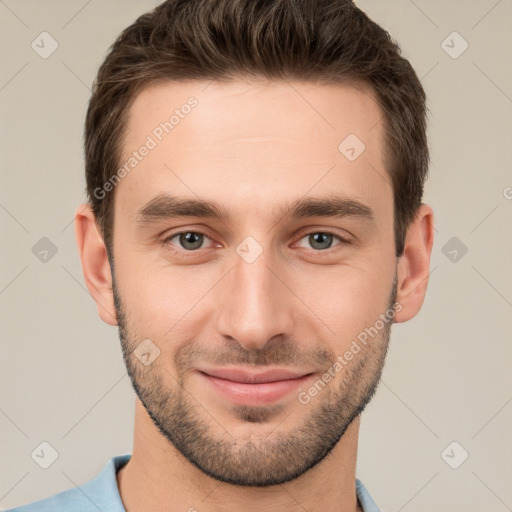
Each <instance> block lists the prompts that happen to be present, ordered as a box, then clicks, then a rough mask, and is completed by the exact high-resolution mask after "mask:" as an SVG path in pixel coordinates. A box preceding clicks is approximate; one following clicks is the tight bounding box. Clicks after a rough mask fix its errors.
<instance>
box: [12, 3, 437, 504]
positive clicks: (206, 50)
mask: <svg viewBox="0 0 512 512" xmlns="http://www.w3.org/2000/svg"><path fill="white" fill-rule="evenodd" d="M425 111H426V108H425V94H424V91H423V89H422V87H421V84H420V82H419V80H418V78H417V76H416V74H415V72H414V71H413V69H412V68H411V66H410V64H409V63H408V62H407V60H405V59H403V58H402V57H401V56H400V51H399V48H398V46H397V45H396V43H394V42H393V41H392V40H391V38H390V37H389V35H388V34H387V33H386V32H385V31H384V30H383V29H382V28H380V27H379V26H378V25H376V24H375V23H374V22H372V21H371V20H369V19H368V17H367V16H366V15H365V14H364V13H363V12H362V11H361V10H359V9H358V8H357V7H356V6H355V5H354V4H353V3H351V2H350V1H348V0H324V1H319V0H307V1H306V0H273V1H267V2H259V1H254V0H188V1H179V0H169V1H166V2H164V3H162V4H161V5H159V6H158V7H157V8H156V9H155V10H154V11H153V12H151V13H148V14H145V15H143V16H141V17H140V18H139V19H138V20H137V21H136V22H135V23H134V24H133V25H131V26H130V27H128V28H127V29H126V30H124V32H123V33H122V34H121V35H120V37H119V38H118V40H117V41H116V42H115V44H114V45H113V47H112V48H111V50H110V53H109V55H108V56H107V58H106V60H105V62H104V63H103V64H102V66H101V68H100V70H99V73H98V77H97V80H96V83H95V85H94V90H93V95H92V98H91V100H90V104H89V109H88V112H87V119H86V129H85V155H86V178H87V192H88V199H89V202H88V203H87V204H84V205H81V206H80V207H79V208H78V209H77V211H76V236H77V243H78V249H79V253H80V257H81V261H82V267H83V272H84V277H85V280H86V283H87V286H88V289H89V291H90V293H91V295H92V297H93V298H94V300H95V302H96V304H97V306H98V313H99V315H100V317H101V318H102V319H103V321H105V322H106V323H108V324H110V325H112V326H118V327H119V335H120V340H121V345H122V349H123V356H124V360H125V363H126V366H127V370H128V373H129V375H130V378H131V381H132V384H133V387H134V389H135V392H136V394H137V399H136V413H135V435H134V445H133V452H132V454H126V455H120V456H117V457H113V458H112V459H110V460H109V461H108V463H107V465H106V466H105V469H104V470H103V472H102V473H101V474H100V475H98V476H97V477H96V478H95V479H93V480H92V481H90V482H88V483H87V484H85V485H83V486H81V488H80V489H72V490H68V491H64V492H63V493H60V494H58V495H56V496H53V497H50V498H47V499H45V500H42V501H39V502H36V503H35V504H32V505H27V506H25V507H20V508H18V509H15V510H18V511H20V512H29V511H36V510H37V511H46V510H48V511H49V510H52V511H60V510H62V511H64V510H66V511H75V510H76V511H78V510H80V511H89V510H91V511H92V510H102V511H116V512H120V511H123V510H126V511H128V512H132V511H141V510H144V511H145V512H160V511H196V510H197V511H199V512H213V511H216V512H217V511H221V512H224V511H225V512H228V511H243V512H246V511H263V510H265V511H266V510H268V511H299V510H309V511H311V512H315V511H320V510H322V511H326V510H328V511H340V512H341V511H365V512H370V511H371V512H373V511H377V510H378V508H377V506H376V504H375V503H374V501H373V500H372V498H371V497H370V494H369V493H368V491H367V490H366V489H365V487H364V485H363V484H362V482H361V481H360V480H358V479H356V477H355V473H356V458H357V440H358V431H359V426H360V416H361V413H362V411H363V410H364V408H365V406H366V405H367V403H368V402H369V401H370V399H371V398H372V396H373V394H374V392H375V389H376V387H377V384H378V382H379V379H380V375H381V371H382V368H383V364H384V360H385V355H386V350H387V346H388V342H389V336H390V330H391V325H392V323H393V322H405V321H407V320H409V319H410V318H412V317H414V316H415V315H416V314H417V313H418V311H419V310H420V308H421V305H422V302H423V299H424V296H425V291H426V286H427V281H428V274H429V262H430V254H431V249H432V243H433V213H432V210H431V208H430V207H428V206H427V205H425V204H422V202H421V199H422V193H423V184H424V180H425V178H426V174H427V168H428V149H427V140H426V120H425V117H426V116H425Z"/></svg>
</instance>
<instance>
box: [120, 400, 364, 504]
mask: <svg viewBox="0 0 512 512" xmlns="http://www.w3.org/2000/svg"><path fill="white" fill-rule="evenodd" d="M359 423H360V419H359V417H357V418H356V419H355V420H354V421H353V422H352V423H351V424H350V425H349V427H348V428H347V430H346V431H345V433H344V435H343V437H342V438H341V439H340V441H339V442H338V444H337V445H336V446H335V447H334V449H333V450H332V451H331V452H330V453H329V454H328V455H327V456H326V457H325V458H324V459H323V460H322V461H321V462H320V463H319V464H317V465H316V466H315V467H313V468H311V469H310V470H309V471H307V472H306V473H304V474H303V475H301V476H300V477H298V478H296V479H295V480H292V481H290V482H286V483H284V484H281V485H275V486H270V487H240V486H235V485H231V484H227V483H224V482H219V481H218V480H215V479H213V478H211V477H209V476H208V475H205V474H204V473H203V472H202V471H201V470H200V469H199V468H197V467H196V466H195V465H193V464H192V463H190V462H189V461H188V460H187V459H185V458H184V457H183V456H182V455H181V453H179V452H178V451H177V450H176V449H175V448H174V446H173V445H171V444H170V443H169V442H168V441H167V439H166V438H165V437H163V436H162V434H161V433H160V432H159V431H158V429H157V428H156V426H155V425H154V424H153V422H152V420H151V418H150V417H149V416H148V415H147V413H146V410H145V409H144V407H143V406H142V404H141V403H140V401H139V400H138V399H136V406H135V431H134V443H133V450H132V456H131V459H130V461H129V462H128V463H127V464H126V466H124V467H123V468H122V469H120V470H119V471H118V473H117V484H118V488H119V493H120V495H121V499H122V501H123V504H124V507H125V509H126V511H127V512H134V511H136V510H145V511H147V512H164V511H165V512H172V511H175V510H176V511H190V512H234V511H238V510H244V511H247V512H256V511H262V510H286V511H287V512H303V511H304V510H308V511H310V512H320V511H322V512H356V511H361V508H360V507H359V505H358V502H357V499H356V492H355V470H356V459H357V439H358V434H359Z"/></svg>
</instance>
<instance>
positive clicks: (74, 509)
mask: <svg viewBox="0 0 512 512" xmlns="http://www.w3.org/2000/svg"><path fill="white" fill-rule="evenodd" d="M93 499H94V498H93ZM60 511H66V512H89V511H94V512H98V508H97V507H96V506H95V505H94V502H92V501H90V500H89V499H88V498H87V497H86V495H85V494H83V493H82V492H80V490H79V489H68V490H67V491H62V492H59V493H58V494H55V495H54V496H50V497H49V498H45V499H42V500H39V501H35V502H33V503H29V504H28V505H22V506H21V507H16V508H13V509H10V510H8V511H7V512H60Z"/></svg>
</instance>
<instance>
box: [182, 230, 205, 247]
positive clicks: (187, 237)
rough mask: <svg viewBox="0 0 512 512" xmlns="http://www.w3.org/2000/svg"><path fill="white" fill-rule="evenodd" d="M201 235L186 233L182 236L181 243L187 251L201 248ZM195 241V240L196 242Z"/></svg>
mask: <svg viewBox="0 0 512 512" xmlns="http://www.w3.org/2000/svg"><path fill="white" fill-rule="evenodd" d="M201 236H202V235H201V234H199V233H192V232H190V231H189V232H188V233H184V234H182V235H181V236H180V239H181V240H180V243H181V244H182V246H183V247H184V248H185V249H188V250H192V249H197V248H199V247H201V241H202V240H201ZM194 239H195V240H194ZM187 244H191V245H192V247H190V245H189V246H187Z"/></svg>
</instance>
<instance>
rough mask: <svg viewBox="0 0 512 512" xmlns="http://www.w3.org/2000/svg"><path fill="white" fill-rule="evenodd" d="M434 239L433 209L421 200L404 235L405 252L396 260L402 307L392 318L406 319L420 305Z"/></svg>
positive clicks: (408, 318)
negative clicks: (414, 216)
mask: <svg viewBox="0 0 512 512" xmlns="http://www.w3.org/2000/svg"><path fill="white" fill-rule="evenodd" d="M433 243H434V213H433V211H432V208H430V206H428V205H426V204H422V205H421V206H420V207H419V208H418V211H417V215H416V218H415V219H414V220H413V222H412V223H411V224H410V226H409V228H408V230H407V235H406V239H405V247H404V252H403V254H402V255H401V256H400V258H399V260H398V268H397V298H396V300H397V302H398V303H399V304H400V306H401V309H400V311H399V312H397V313H396V315H395V322H397V323H398V322H406V321H407V320H410V319H411V318H413V317H414V316H415V315H416V314H417V313H418V312H419V311H420V309H421V306H422V304H423V300H424V298H425V293H426V291H427V285H428V278H429V271H430V256H431V254H432V246H433Z"/></svg>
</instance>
